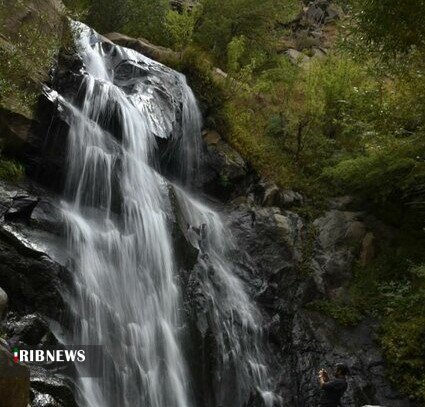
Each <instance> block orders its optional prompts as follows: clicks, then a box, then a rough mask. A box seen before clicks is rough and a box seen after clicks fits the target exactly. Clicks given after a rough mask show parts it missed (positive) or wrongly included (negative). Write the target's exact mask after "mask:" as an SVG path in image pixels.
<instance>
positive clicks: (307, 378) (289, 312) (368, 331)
mask: <svg viewBox="0 0 425 407" xmlns="http://www.w3.org/2000/svg"><path fill="white" fill-rule="evenodd" d="M368 227H369V225H368V224H367V222H365V215H364V214H363V213H360V212H349V211H344V210H331V211H329V212H327V213H325V214H324V215H323V216H321V217H320V218H318V219H317V220H316V221H315V222H314V228H315V233H314V235H313V241H312V242H310V243H309V245H311V246H312V249H311V250H309V251H306V244H307V241H308V240H311V239H312V238H311V237H308V234H307V227H306V224H305V222H304V221H303V220H302V219H301V218H300V217H299V216H298V215H296V214H295V213H292V212H290V211H285V210H282V209H278V208H276V207H271V208H267V207H258V206H255V205H253V204H252V203H251V204H247V203H246V202H244V203H241V204H236V207H235V208H234V209H233V210H232V211H231V229H232V231H233V233H234V234H235V236H236V237H237V239H238V241H239V244H240V245H241V247H244V248H245V249H246V250H247V252H248V253H249V256H250V258H251V260H252V261H253V262H254V264H255V265H256V269H257V270H258V272H259V274H258V280H259V281H262V284H260V287H261V288H258V285H257V291H256V292H257V295H256V299H257V301H258V303H259V304H260V305H261V307H262V309H263V310H264V312H265V318H264V329H266V331H267V332H268V335H269V342H270V344H271V346H272V347H273V348H274V349H276V351H275V354H276V358H277V360H278V361H279V364H280V366H281V371H280V372H279V373H278V374H279V376H280V380H279V383H280V385H279V386H280V387H279V392H280V394H281V395H282V397H283V398H284V400H285V403H286V404H285V405H297V406H305V407H307V406H308V407H310V406H311V407H313V406H316V405H317V402H318V399H319V396H320V390H319V386H318V379H317V375H318V371H319V370H320V369H321V368H326V369H327V370H328V371H329V372H331V373H332V372H333V370H334V367H335V365H336V363H341V362H344V363H346V364H347V365H348V366H349V367H350V369H351V375H350V376H349V379H348V381H349V388H348V390H347V392H346V394H345V396H344V399H343V405H344V406H345V405H346V406H352V407H357V406H361V405H364V404H382V405H388V406H409V405H410V404H409V401H408V400H406V399H403V398H402V397H401V396H400V395H399V394H398V393H397V392H396V391H395V390H394V389H393V388H392V386H391V385H389V383H388V381H387V380H386V379H385V363H384V361H383V358H382V355H381V353H380V351H379V349H378V347H377V344H376V342H375V339H374V332H375V331H376V329H377V327H376V324H375V322H374V321H369V320H365V321H362V322H361V323H360V324H359V325H358V326H356V327H352V328H346V327H342V326H340V325H338V324H337V323H336V322H335V321H334V320H332V319H331V318H328V317H326V316H324V315H322V314H320V313H317V312H312V311H309V310H308V307H307V308H306V304H307V303H309V302H310V301H312V300H315V299H319V298H321V299H323V298H325V299H332V298H333V297H332V296H333V295H335V292H337V291H338V290H339V292H340V293H341V295H342V298H344V295H346V294H345V293H346V287H347V285H348V284H349V281H350V279H351V267H352V264H353V262H354V260H356V259H358V258H359V256H360V253H361V250H360V249H361V247H362V244H363V242H364V241H365V239H366V237H367V236H368V234H369V233H370V232H369V231H368ZM366 240H367V242H366V243H368V242H369V239H366ZM363 250H365V249H363ZM306 256H307V258H306ZM305 262H307V265H308V270H303V268H301V267H300V265H301V264H303V263H305ZM248 284H250V285H251V286H252V287H255V286H256V285H255V284H254V282H252V281H249V280H248ZM339 299H341V298H339Z"/></svg>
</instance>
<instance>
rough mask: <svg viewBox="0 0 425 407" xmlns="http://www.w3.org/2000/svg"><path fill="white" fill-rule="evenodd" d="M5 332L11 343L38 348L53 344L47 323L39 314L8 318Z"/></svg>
mask: <svg viewBox="0 0 425 407" xmlns="http://www.w3.org/2000/svg"><path fill="white" fill-rule="evenodd" d="M5 332H6V334H7V337H8V338H9V340H10V342H11V343H16V344H17V343H23V344H25V345H30V346H37V345H41V344H45V343H48V342H49V341H50V342H52V339H49V337H50V338H51V336H52V334H51V332H50V329H49V327H48V325H47V322H46V321H45V320H44V319H43V318H42V317H41V315H39V314H28V315H25V316H23V317H22V318H20V317H18V316H12V317H8V320H7V322H6V324H5Z"/></svg>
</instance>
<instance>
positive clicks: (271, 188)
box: [253, 179, 304, 209]
mask: <svg viewBox="0 0 425 407" xmlns="http://www.w3.org/2000/svg"><path fill="white" fill-rule="evenodd" d="M253 190H254V194H255V195H256V201H257V202H258V203H259V204H261V205H262V206H277V207H280V208H282V209H284V208H291V207H295V206H301V205H302V204H303V203H304V197H303V196H302V195H301V194H300V193H299V192H295V191H291V190H289V189H280V188H279V187H278V186H277V185H276V184H275V183H273V182H270V181H268V180H266V179H262V180H260V181H259V182H258V183H257V184H256V185H254V186H253Z"/></svg>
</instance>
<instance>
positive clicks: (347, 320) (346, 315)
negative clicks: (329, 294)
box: [307, 300, 362, 326]
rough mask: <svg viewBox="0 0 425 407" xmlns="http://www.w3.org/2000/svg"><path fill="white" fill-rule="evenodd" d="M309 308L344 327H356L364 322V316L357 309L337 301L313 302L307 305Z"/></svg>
mask: <svg viewBox="0 0 425 407" xmlns="http://www.w3.org/2000/svg"><path fill="white" fill-rule="evenodd" d="M307 308H308V309H310V310H312V311H317V312H321V313H323V314H325V315H327V316H329V317H331V318H333V319H335V320H336V321H337V322H338V323H339V324H341V325H344V326H355V325H357V324H358V323H359V322H360V321H361V320H362V314H361V313H360V312H359V310H358V309H357V308H356V307H354V306H351V305H347V304H342V303H340V302H337V301H330V300H329V301H326V300H318V301H313V302H310V303H309V304H308V305H307Z"/></svg>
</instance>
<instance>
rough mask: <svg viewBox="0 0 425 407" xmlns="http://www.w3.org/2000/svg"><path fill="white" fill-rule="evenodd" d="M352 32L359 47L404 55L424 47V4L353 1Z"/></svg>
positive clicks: (393, 1) (414, 2) (366, 0)
mask: <svg viewBox="0 0 425 407" xmlns="http://www.w3.org/2000/svg"><path fill="white" fill-rule="evenodd" d="M353 4H354V12H355V18H356V19H355V23H356V28H355V29H356V33H357V34H358V35H359V36H361V39H360V40H358V42H359V44H360V45H367V46H368V47H369V49H370V50H372V51H373V52H376V53H381V55H383V54H382V53H384V54H388V53H389V54H391V55H394V54H395V53H399V52H402V53H407V52H409V51H410V50H411V49H412V47H418V48H423V47H424V45H425V26H424V24H423V21H422V19H421V18H419V16H423V15H425V1H424V0H418V1H407V2H403V4H400V2H399V1H397V0H354V1H353Z"/></svg>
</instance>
